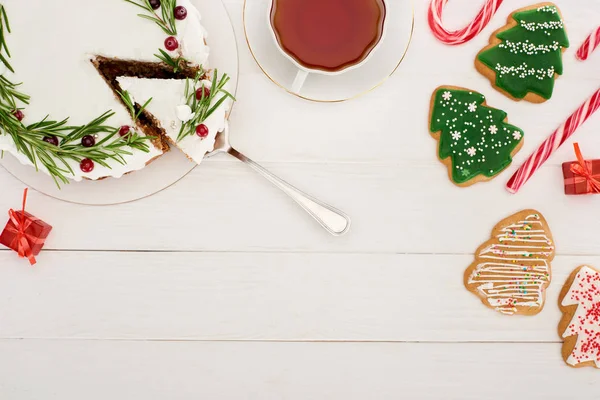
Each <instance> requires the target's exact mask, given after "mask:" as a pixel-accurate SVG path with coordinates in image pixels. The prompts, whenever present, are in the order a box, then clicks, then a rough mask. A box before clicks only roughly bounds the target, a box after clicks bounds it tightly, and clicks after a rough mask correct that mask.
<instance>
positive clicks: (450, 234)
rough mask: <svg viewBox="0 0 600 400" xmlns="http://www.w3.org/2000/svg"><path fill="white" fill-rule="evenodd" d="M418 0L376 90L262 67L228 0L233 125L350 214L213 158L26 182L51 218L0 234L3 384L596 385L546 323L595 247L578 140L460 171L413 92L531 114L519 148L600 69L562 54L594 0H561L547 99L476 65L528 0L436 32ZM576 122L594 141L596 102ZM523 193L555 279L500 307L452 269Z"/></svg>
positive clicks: (454, 18)
mask: <svg viewBox="0 0 600 400" xmlns="http://www.w3.org/2000/svg"><path fill="white" fill-rule="evenodd" d="M391 1H394V0H391ZM415 1H416V30H415V35H414V41H413V44H412V46H411V48H410V50H409V53H408V56H407V58H406V61H405V62H404V63H403V64H402V66H401V68H400V69H399V71H398V73H397V74H396V75H395V76H394V77H393V78H392V79H391V80H390V81H389V82H388V83H387V84H386V85H384V86H383V87H381V88H380V89H378V90H377V91H375V92H373V93H371V94H369V95H368V96H365V97H363V98H360V99H358V100H355V101H352V102H348V103H342V104H329V105H327V104H326V105H323V104H314V103H309V102H305V101H301V100H299V99H296V98H294V97H293V96H290V95H288V94H286V93H284V92H282V91H281V90H280V89H279V88H278V87H276V86H275V85H273V84H272V83H271V82H270V81H269V80H268V79H267V78H266V77H265V76H263V74H262V73H261V71H260V70H259V68H258V67H257V66H256V64H255V62H254V60H253V59H252V58H251V56H250V53H249V51H248V49H247V47H246V45H245V40H244V36H243V29H242V1H241V0H226V4H227V8H228V10H229V12H230V14H231V16H232V19H233V21H234V25H235V29H236V31H237V36H238V42H239V45H240V61H241V76H240V88H239V92H238V99H239V101H238V104H237V106H236V108H235V110H234V114H233V117H232V129H233V138H232V140H233V142H234V144H235V145H237V146H238V147H239V148H240V149H241V150H243V151H244V152H246V153H248V155H250V156H252V157H253V158H255V159H256V160H257V161H260V162H262V163H264V165H265V166H266V167H268V168H270V169H271V170H273V171H274V172H276V173H277V174H279V175H281V176H282V177H283V178H286V179H289V180H290V181H291V182H293V183H294V184H296V185H297V186H299V187H300V188H302V189H305V190H307V191H309V192H310V193H313V194H315V195H316V196H318V197H320V198H322V199H323V200H325V201H327V202H330V203H331V204H333V205H335V206H337V207H339V208H341V209H342V210H344V211H346V212H347V213H348V214H350V215H351V216H352V218H353V221H354V224H353V228H352V230H351V232H350V233H349V234H348V235H347V236H345V237H342V238H333V237H330V236H328V234H327V233H326V232H325V231H323V230H322V229H321V228H320V227H319V226H318V225H317V224H315V223H314V222H313V221H312V220H310V218H309V217H307V216H306V215H304V214H303V212H302V211H301V210H300V209H299V208H298V207H297V206H296V205H294V204H293V203H292V202H290V201H288V200H287V199H286V198H285V196H284V195H282V194H281V193H279V192H277V191H276V190H275V189H273V188H272V187H271V186H269V184H268V183H267V182H265V181H263V180H262V179H261V178H260V177H259V176H257V175H255V174H254V173H253V172H252V171H250V170H248V169H247V168H245V167H244V166H243V165H242V164H241V163H238V162H236V161H234V160H230V159H227V158H221V159H218V160H210V161H208V162H206V163H205V164H203V165H202V166H201V167H199V168H197V169H196V170H195V171H194V172H193V173H192V174H191V175H189V176H188V177H187V178H185V179H184V180H183V181H181V182H180V183H178V184H176V185H175V186H174V187H172V188H170V189H169V190H166V191H164V192H162V193H159V194H158V195H155V196H153V197H151V198H149V199H146V200H143V201H139V202H135V203H132V204H125V205H121V206H115V207H100V208H94V207H84V206H76V205H71V204H67V203H63V202H59V201H55V200H52V199H49V198H47V197H45V196H43V195H40V194H38V193H35V192H33V193H31V194H30V197H29V209H30V210H31V211H32V212H34V213H36V214H37V215H39V216H40V217H43V218H44V219H45V220H47V221H48V222H50V223H51V224H52V225H53V226H54V229H55V230H54V232H53V233H52V235H51V237H50V238H49V240H48V242H47V246H46V249H47V250H46V251H45V252H43V253H42V254H41V255H40V257H39V264H38V265H37V266H36V267H34V268H30V267H29V266H28V264H27V263H26V262H25V261H23V260H19V259H17V258H16V256H15V254H14V253H13V252H11V251H8V250H2V251H0V399H2V400H26V399H27V400H50V399H57V400H58V399H60V400H75V399H86V400H96V399H98V400H106V399H144V400H151V399H157V400H158V399H161V400H162V399H170V400H175V399H219V400H220V399H232V400H239V399H257V400H259V399H260V400H262V399H291V400H306V399H324V400H333V399H343V400H354V399H356V400H363V399H386V400H387V399H394V400H395V399H411V400H413V399H461V400H463V399H477V400H479V399H506V398H527V399H561V400H562V399H568V398H577V399H598V397H599V396H600V394H599V393H600V371H598V370H594V369H592V368H586V369H580V370H574V369H571V368H568V367H567V366H565V364H564V363H563V361H562V358H561V355H560V348H561V344H560V339H559V336H558V333H557V325H558V321H559V319H560V313H559V310H558V307H557V297H558V293H559V291H560V288H561V286H562V284H563V282H564V281H565V279H566V277H567V275H568V274H569V273H570V272H571V271H572V270H573V269H574V268H575V267H577V266H579V265H581V264H583V263H589V264H591V265H595V266H596V267H600V232H599V231H598V226H599V225H598V221H600V197H598V196H583V197H578V198H576V197H567V196H565V195H564V194H563V187H562V174H561V170H560V164H561V163H562V162H564V161H568V160H573V159H574V158H575V157H574V154H573V151H572V147H571V146H570V142H569V144H568V145H566V146H565V147H564V148H562V149H561V150H560V151H559V152H558V153H557V154H556V155H555V156H554V157H553V158H552V159H551V160H550V162H549V163H548V164H547V165H546V166H544V168H543V169H542V170H541V171H539V172H538V174H537V175H536V176H535V178H534V179H533V180H532V181H531V182H530V183H529V184H528V185H527V186H526V187H525V188H524V189H523V190H522V192H521V193H519V194H518V195H516V196H511V195H509V194H508V193H507V192H506V191H505V189H504V183H505V182H506V180H507V179H508V178H509V176H510V173H509V172H507V173H504V174H502V175H501V176H500V177H499V178H497V179H495V180H494V181H492V182H491V183H488V184H479V185H476V186H474V187H472V188H469V189H459V188H456V187H455V186H453V185H452V184H451V183H450V182H449V181H448V179H447V175H446V168H445V167H444V166H443V165H442V164H440V163H439V162H438V160H437V158H436V155H435V154H436V142H435V140H433V139H432V138H431V137H430V136H429V134H428V130H427V122H428V121H427V111H428V102H429V97H430V95H431V92H432V91H433V89H434V88H435V87H436V86H438V85H441V84H454V85H460V86H466V87H470V88H473V89H475V90H478V91H481V92H482V93H484V94H486V95H487V96H488V102H489V104H491V105H492V106H496V107H498V108H502V109H504V110H506V111H507V112H508V113H509V117H510V121H511V122H512V123H514V124H515V125H517V126H520V127H522V128H523V129H524V130H525V131H526V144H525V146H524V149H523V150H522V152H521V153H520V154H519V155H518V156H517V157H516V160H515V164H517V165H518V164H519V163H521V162H522V161H523V160H524V159H525V157H526V156H527V155H528V154H529V153H530V151H531V150H533V149H534V148H535V147H536V146H537V145H538V143H540V142H541V141H542V140H543V139H544V138H545V137H546V136H547V135H549V134H550V133H551V132H552V131H553V130H554V128H556V127H557V126H558V125H559V124H560V123H561V122H562V121H563V120H564V119H565V118H566V117H567V116H568V115H569V114H570V113H571V111H573V110H574V109H575V108H576V107H577V106H578V105H579V104H580V103H582V102H583V101H584V100H585V99H586V98H587V97H588V96H589V95H591V93H592V92H593V91H594V90H595V89H596V88H597V87H598V86H599V85H600V72H599V71H600V54H595V55H594V57H593V58H592V59H591V60H590V61H588V62H586V63H581V62H577V61H575V58H574V53H575V48H576V47H577V46H578V45H579V44H580V43H581V42H582V41H583V39H584V38H585V37H586V36H587V34H588V33H589V32H591V30H592V29H593V28H594V27H596V26H597V25H598V24H599V23H600V0H578V1H572V0H556V3H557V5H558V6H559V7H561V9H562V11H563V14H564V15H565V17H566V21H567V28H568V29H569V32H570V39H571V41H572V49H571V50H569V52H568V53H566V54H565V64H566V73H565V75H564V76H563V77H561V78H560V79H559V80H558V81H557V85H556V95H555V97H554V98H553V99H552V100H551V101H549V102H548V103H546V104H544V105H531V104H518V103H514V102H512V101H510V100H508V99H507V98H505V97H503V96H502V95H500V94H499V93H497V92H496V91H494V90H493V89H492V88H491V87H490V86H489V83H488V81H487V80H486V79H485V78H483V77H482V76H480V75H479V74H478V73H477V72H476V71H475V69H474V67H473V59H474V56H475V54H476V53H477V51H478V50H479V49H481V48H482V47H483V46H484V45H485V44H486V43H487V40H488V37H489V35H490V34H491V32H492V31H493V30H495V29H496V28H498V27H500V26H501V25H502V24H503V23H504V21H505V18H506V16H507V15H508V14H509V13H510V12H511V11H512V10H514V9H516V8H519V7H522V6H526V5H529V4H530V3H529V2H526V1H523V0H506V1H505V2H504V4H503V5H502V7H501V9H500V11H499V13H498V15H497V17H496V18H495V19H494V20H493V22H492V23H491V24H490V26H488V28H487V29H486V30H485V31H484V32H483V34H481V35H480V36H479V37H477V38H476V39H475V40H473V41H472V42H470V43H468V44H466V45H463V46H460V47H447V46H444V45H442V44H440V43H438V42H436V41H435V40H434V38H433V36H432V35H431V34H430V32H429V29H428V27H427V24H426V19H425V5H426V1H425V0H415ZM473 3H477V5H479V3H482V2H481V1H476V2H474V1H472V0H452V1H451V2H450V3H449V6H448V8H447V13H446V15H447V20H448V21H449V23H448V24H449V26H456V27H458V26H459V25H462V23H464V22H466V21H468V20H469V19H470V18H471V17H472V15H473V14H474V12H475V11H474V9H475V8H476V6H475V5H474V4H473ZM464 10H469V11H468V12H467V11H464ZM575 138H576V140H577V141H579V142H580V144H581V146H582V149H583V151H584V154H585V156H586V157H588V158H600V115H597V116H596V117H595V118H594V119H592V120H590V121H589V122H588V123H587V124H586V125H585V126H584V127H582V128H581V130H580V131H579V132H578V133H577V134H576V136H575ZM513 170H514V166H513V167H512V168H511V170H510V171H513ZM0 187H1V188H2V196H1V197H0V210H8V209H9V208H11V207H17V206H18V205H19V204H20V197H21V193H22V189H23V186H22V184H21V183H20V182H18V181H16V180H15V179H13V178H12V177H11V176H10V175H9V174H8V173H7V172H5V171H4V170H3V169H0ZM526 207H533V208H537V209H539V210H540V211H541V212H543V213H544V214H545V216H546V218H547V219H548V221H549V223H550V225H551V228H552V229H553V233H554V237H555V240H556V243H557V254H558V255H557V258H556V260H555V262H554V263H553V269H554V280H553V282H552V285H551V286H550V288H549V292H548V301H547V304H546V307H545V309H544V311H543V312H542V313H541V314H539V315H538V316H536V317H507V316H502V315H499V314H498V313H495V312H493V311H491V310H489V309H487V308H485V307H484V306H483V305H482V304H480V302H479V300H478V299H477V298H476V297H475V296H473V295H472V294H471V293H469V292H468V291H467V290H466V289H465V288H464V287H463V284H462V277H463V271H464V269H465V268H466V267H467V266H468V265H469V263H470V262H471V260H472V253H473V251H474V250H475V249H476V248H477V246H478V245H479V244H480V243H481V242H482V241H484V240H485V239H487V238H488V235H489V232H490V230H491V228H492V226H493V225H494V224H495V223H496V222H497V221H499V220H500V219H502V218H504V217H506V216H507V215H509V214H510V213H512V212H515V211H518V210H520V209H522V208H526ZM148 216H153V218H149V217H148ZM0 223H3V222H0Z"/></svg>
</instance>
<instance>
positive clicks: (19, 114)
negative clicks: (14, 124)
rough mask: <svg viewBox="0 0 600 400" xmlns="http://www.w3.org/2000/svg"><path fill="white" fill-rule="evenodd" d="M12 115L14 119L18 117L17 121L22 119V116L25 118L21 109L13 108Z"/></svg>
mask: <svg viewBox="0 0 600 400" xmlns="http://www.w3.org/2000/svg"><path fill="white" fill-rule="evenodd" d="M13 115H14V116H15V118H16V119H18V120H19V121H23V118H25V114H23V111H21V110H15V111H14V112H13Z"/></svg>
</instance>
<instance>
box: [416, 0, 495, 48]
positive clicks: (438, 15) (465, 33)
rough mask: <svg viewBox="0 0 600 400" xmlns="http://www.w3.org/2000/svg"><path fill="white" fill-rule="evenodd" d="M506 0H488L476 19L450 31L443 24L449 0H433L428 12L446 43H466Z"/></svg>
mask: <svg viewBox="0 0 600 400" xmlns="http://www.w3.org/2000/svg"><path fill="white" fill-rule="evenodd" d="M503 1H504V0H486V2H485V4H484V6H483V7H482V8H481V10H479V14H477V16H476V17H475V19H474V20H473V21H472V22H471V23H470V24H469V25H468V26H467V27H466V28H463V29H460V30H458V31H448V30H446V29H445V28H444V26H443V24H442V10H443V9H444V6H445V5H446V3H447V2H448V0H431V4H430V5H429V12H428V16H427V17H428V18H427V19H428V21H429V26H430V27H431V30H432V32H433V34H434V35H435V37H436V38H438V39H439V40H440V41H442V42H443V43H446V44H450V45H457V44H462V43H466V42H468V41H469V40H471V39H473V38H474V37H475V36H477V35H478V34H479V33H480V32H481V31H482V30H483V29H484V28H485V27H486V26H487V24H488V23H489V22H490V20H491V19H492V17H493V16H494V14H496V11H498V8H499V7H500V5H501V4H502V2H503Z"/></svg>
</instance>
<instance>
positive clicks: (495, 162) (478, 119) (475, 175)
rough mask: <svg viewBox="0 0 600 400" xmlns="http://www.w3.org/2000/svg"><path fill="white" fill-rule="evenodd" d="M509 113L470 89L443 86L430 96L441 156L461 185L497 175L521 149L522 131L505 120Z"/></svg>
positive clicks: (432, 122) (432, 121) (431, 112)
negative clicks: (488, 103)
mask: <svg viewBox="0 0 600 400" xmlns="http://www.w3.org/2000/svg"><path fill="white" fill-rule="evenodd" d="M506 119H507V118H506V113H505V112H504V111H502V110H498V109H495V108H491V107H489V106H487V104H486V103H485V96H483V95H482V94H480V93H477V92H474V91H472V90H469V89H463V88H459V87H454V86H441V87H439V88H437V89H436V90H435V92H434V93H433V96H432V98H431V111H430V121H431V123H430V131H431V132H432V135H433V137H434V138H435V139H437V140H438V141H439V150H438V157H439V159H440V160H441V161H442V162H443V163H444V164H446V166H447V167H448V172H449V175H450V179H451V180H452V182H454V183H455V184H456V185H458V186H470V185H472V184H474V183H477V182H480V181H486V180H490V179H492V178H494V177H495V176H496V175H498V174H499V173H500V172H502V171H503V170H504V169H505V168H506V167H508V166H509V165H510V164H511V162H512V157H513V156H514V155H515V154H516V153H517V152H518V151H519V150H520V149H521V146H522V142H523V131H522V130H521V129H519V128H517V127H515V126H513V125H510V124H508V123H506Z"/></svg>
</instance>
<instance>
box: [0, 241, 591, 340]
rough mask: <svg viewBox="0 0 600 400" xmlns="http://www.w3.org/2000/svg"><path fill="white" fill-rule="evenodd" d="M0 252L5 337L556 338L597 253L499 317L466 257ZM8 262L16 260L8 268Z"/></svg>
mask: <svg viewBox="0 0 600 400" xmlns="http://www.w3.org/2000/svg"><path fill="white" fill-rule="evenodd" d="M13 257H14V255H13V254H12V253H8V252H2V253H0V265H4V267H3V268H2V270H3V271H2V277H3V279H2V280H0V339H1V338H5V339H6V338H10V339H21V338H26V339H33V338H62V339H73V338H87V339H104V338H110V339H137V338H141V339H153V340H274V341H281V340H294V341H345V340H353V341H397V342H398V341H401V342H404V341H419V342H439V341H442V342H482V341H485V342H490V341H502V342H506V341H513V342H514V341H520V342H553V343H556V342H559V340H560V338H559V337H558V335H557V326H558V322H559V320H560V318H561V314H560V312H559V310H558V306H557V304H558V294H559V292H560V289H561V288H562V285H563V284H564V282H565V281H566V279H567V276H568V275H569V274H570V272H571V271H572V270H573V269H575V268H576V267H577V266H579V265H582V264H585V263H588V264H590V265H596V266H600V257H598V256H595V257H582V256H559V257H557V258H556V260H555V262H554V263H553V276H554V278H553V282H552V284H551V285H550V288H549V290H548V294H547V304H546V307H545V309H544V310H543V312H542V313H540V314H539V315H537V316H535V317H520V316H506V315H501V314H499V313H497V312H495V311H492V310H490V309H488V308H487V307H485V306H484V305H483V304H481V303H480V301H479V298H478V297H476V296H474V295H473V294H471V293H470V292H468V291H467V290H466V289H465V288H464V286H463V281H462V280H463V272H464V270H465V269H466V268H467V266H468V265H469V264H470V263H471V261H472V256H471V255H414V254H412V255H410V254H409V255H407V254H389V255H385V254H314V253H313V254H303V253H277V254H274V253H112V252H99V253H97V252H66V253H65V252H46V253H44V255H43V256H42V257H41V258H40V267H37V268H33V269H32V268H24V267H23V266H22V265H16V264H15V263H10V262H9V261H11V260H13ZM11 264H12V265H11Z"/></svg>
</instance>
